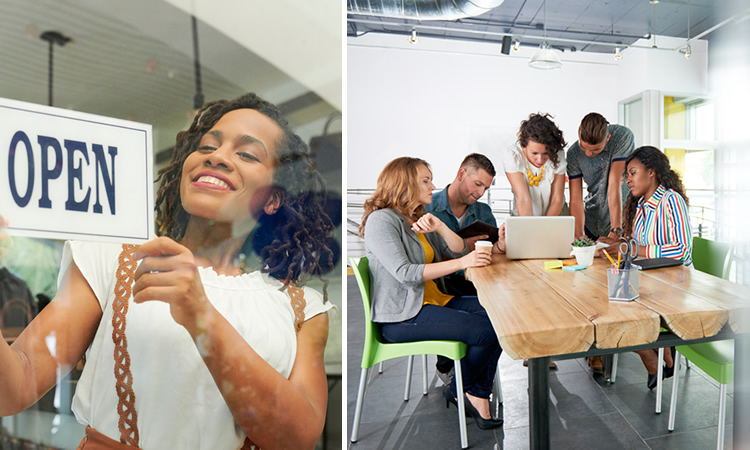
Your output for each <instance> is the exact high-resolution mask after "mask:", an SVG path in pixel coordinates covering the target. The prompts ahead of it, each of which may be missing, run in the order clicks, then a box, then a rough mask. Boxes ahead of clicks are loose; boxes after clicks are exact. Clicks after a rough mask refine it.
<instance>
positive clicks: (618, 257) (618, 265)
mask: <svg viewBox="0 0 750 450" xmlns="http://www.w3.org/2000/svg"><path fill="white" fill-rule="evenodd" d="M621 255H622V253H620V251H619V250H618V251H617V268H618V269H619V268H620V256H621Z"/></svg>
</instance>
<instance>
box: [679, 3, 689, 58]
mask: <svg viewBox="0 0 750 450" xmlns="http://www.w3.org/2000/svg"><path fill="white" fill-rule="evenodd" d="M687 7H688V11H687V16H688V23H687V45H686V46H685V49H684V50H682V49H680V51H681V52H683V53H685V59H690V54H691V53H692V52H691V51H690V50H691V49H690V0H688V2H687Z"/></svg>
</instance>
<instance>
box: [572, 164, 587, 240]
mask: <svg viewBox="0 0 750 450" xmlns="http://www.w3.org/2000/svg"><path fill="white" fill-rule="evenodd" d="M568 185H569V187H570V215H572V216H573V217H575V222H576V224H575V237H576V238H577V237H581V236H583V235H584V234H585V233H584V231H583V230H584V226H585V224H586V215H585V214H584V212H583V177H581V176H578V177H575V178H570V176H569V177H568Z"/></svg>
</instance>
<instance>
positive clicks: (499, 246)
mask: <svg viewBox="0 0 750 450" xmlns="http://www.w3.org/2000/svg"><path fill="white" fill-rule="evenodd" d="M492 253H505V222H503V223H501V224H500V226H499V227H497V242H495V245H493V246H492Z"/></svg>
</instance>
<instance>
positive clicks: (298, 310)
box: [287, 284, 307, 333]
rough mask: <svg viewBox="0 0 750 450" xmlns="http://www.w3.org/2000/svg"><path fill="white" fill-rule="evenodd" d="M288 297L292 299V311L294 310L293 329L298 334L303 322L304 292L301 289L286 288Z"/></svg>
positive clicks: (295, 287) (296, 287)
mask: <svg viewBox="0 0 750 450" xmlns="http://www.w3.org/2000/svg"><path fill="white" fill-rule="evenodd" d="M287 290H288V291H289V297H290V298H291V299H292V309H294V329H295V330H296V331H297V333H299V330H300V329H302V324H303V323H304V322H305V305H306V304H307V302H306V301H305V291H303V290H302V288H301V287H298V286H292V285H291V284H290V285H289V286H287Z"/></svg>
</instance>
